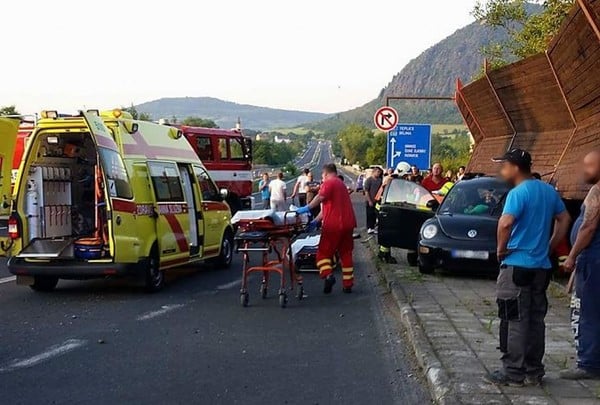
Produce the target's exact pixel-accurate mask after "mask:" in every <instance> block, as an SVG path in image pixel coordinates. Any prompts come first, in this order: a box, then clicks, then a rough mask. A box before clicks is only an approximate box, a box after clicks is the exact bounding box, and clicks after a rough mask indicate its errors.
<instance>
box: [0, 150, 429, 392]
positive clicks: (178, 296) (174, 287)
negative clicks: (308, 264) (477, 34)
mask: <svg viewBox="0 0 600 405" xmlns="http://www.w3.org/2000/svg"><path fill="white" fill-rule="evenodd" d="M325 152H327V150H326V151H325ZM327 153H330V152H327ZM327 157H328V155H327V154H326V153H324V154H323V157H322V158H321V159H320V160H324V159H326V158H327ZM355 209H356V211H357V214H358V217H359V223H361V224H362V223H364V213H363V211H364V210H363V204H362V201H361V198H360V197H359V196H355ZM355 259H356V266H355V267H356V273H357V286H356V288H355V291H354V293H353V294H351V295H346V294H342V293H341V291H340V290H341V287H340V285H339V284H338V285H336V287H338V288H336V289H335V291H334V294H332V295H331V296H324V295H323V294H322V292H321V290H322V283H321V281H320V280H319V279H318V278H317V275H316V274H312V273H309V274H306V276H305V280H306V281H305V285H306V292H307V294H308V298H307V299H306V300H304V301H302V302H298V301H296V300H295V299H291V300H290V304H289V306H288V308H286V309H281V308H279V306H278V304H277V298H276V297H273V298H269V299H267V300H264V301H263V300H261V299H260V298H259V296H258V284H257V281H258V280H257V279H254V284H253V286H252V288H251V290H250V291H251V301H250V307H248V308H242V307H241V306H240V305H239V279H240V260H239V257H236V260H235V261H234V264H233V266H232V268H231V269H229V270H214V269H209V268H202V267H200V268H192V269H184V270H180V271H177V272H176V273H174V274H172V275H171V276H170V277H169V283H168V286H167V288H166V289H165V290H163V291H162V292H160V293H158V294H153V295H149V294H145V293H143V292H142V289H141V288H140V287H139V286H138V285H136V284H135V283H134V282H131V281H127V280H96V281H85V282H83V281H61V282H60V283H59V285H58V288H57V290H56V291H55V292H53V293H49V294H40V293H34V292H33V291H31V290H30V289H29V288H27V287H21V286H16V285H15V284H14V282H8V283H6V282H4V283H1V284H0V308H1V310H0V403H10V404H47V403H48V404H50V403H51V404H62V403H69V404H73V403H86V404H105V403H130V404H137V403H140V404H141V403H143V404H165V403H173V404H180V403H186V404H189V403H194V404H238V403H241V404H338V403H339V404H342V403H344V404H364V403H370V402H376V403H379V404H423V403H427V402H429V397H428V395H427V394H426V390H425V389H424V388H423V385H422V383H421V381H420V379H419V378H417V377H415V376H416V375H418V371H415V369H414V368H413V365H412V364H413V360H412V357H411V355H410V354H407V352H408V350H407V349H406V347H407V345H406V344H405V343H404V341H403V338H402V331H401V330H400V329H399V326H398V324H397V321H396V320H395V318H394V317H392V316H391V311H393V309H392V307H391V306H389V304H388V298H389V297H388V296H387V295H386V294H385V292H384V291H383V290H382V289H381V287H380V285H379V284H378V282H377V280H378V279H377V277H376V276H375V274H374V273H373V264H372V263H371V261H370V258H369V257H368V255H367V254H366V251H365V247H364V246H363V245H362V244H360V243H359V242H357V243H356V251H355ZM0 268H1V272H2V273H1V274H2V275H1V276H0V280H2V277H5V276H6V269H5V266H4V262H2V265H1V266H0Z"/></svg>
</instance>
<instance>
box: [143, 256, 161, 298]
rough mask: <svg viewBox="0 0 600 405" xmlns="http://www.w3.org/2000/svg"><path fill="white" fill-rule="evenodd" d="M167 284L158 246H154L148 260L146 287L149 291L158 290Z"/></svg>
mask: <svg viewBox="0 0 600 405" xmlns="http://www.w3.org/2000/svg"><path fill="white" fill-rule="evenodd" d="M164 286H165V273H164V272H163V271H162V270H161V269H160V260H159V258H158V253H157V251H156V248H152V252H151V253H150V257H149V258H148V261H147V262H146V280H145V287H146V291H148V292H156V291H159V290H161V289H162V288H163V287H164Z"/></svg>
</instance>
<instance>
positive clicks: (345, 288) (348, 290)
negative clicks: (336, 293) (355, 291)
mask: <svg viewBox="0 0 600 405" xmlns="http://www.w3.org/2000/svg"><path fill="white" fill-rule="evenodd" d="M342 291H343V292H344V294H352V287H344V288H343V289H342Z"/></svg>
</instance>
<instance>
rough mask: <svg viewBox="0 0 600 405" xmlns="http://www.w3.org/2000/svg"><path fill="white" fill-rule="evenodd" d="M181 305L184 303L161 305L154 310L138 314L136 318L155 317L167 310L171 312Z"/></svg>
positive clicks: (143, 319) (140, 319) (147, 318)
mask: <svg viewBox="0 0 600 405" xmlns="http://www.w3.org/2000/svg"><path fill="white" fill-rule="evenodd" d="M183 306H184V304H173V305H163V306H162V307H160V309H157V310H156V311H150V312H146V313H145V314H142V315H140V316H138V317H137V318H136V320H138V321H147V320H149V319H152V318H156V317H157V316H161V315H164V314H166V313H167V312H171V311H174V310H176V309H179V308H182V307H183Z"/></svg>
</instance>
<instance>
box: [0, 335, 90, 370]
mask: <svg viewBox="0 0 600 405" xmlns="http://www.w3.org/2000/svg"><path fill="white" fill-rule="evenodd" d="M86 343H87V341H86V340H82V339H69V340H66V341H65V342H64V343H61V344H59V345H55V346H51V347H49V348H48V349H47V350H46V351H44V352H42V353H40V354H38V355H35V356H32V357H29V358H27V359H22V360H14V361H13V362H11V363H9V364H8V365H7V366H6V367H2V368H0V372H7V371H13V370H17V369H20V368H28V367H33V366H36V365H38V364H40V363H42V362H44V361H46V360H50V359H51V358H53V357H58V356H62V355H63V354H67V353H68V352H70V351H73V350H75V349H77V348H78V347H81V346H83V345H85V344H86Z"/></svg>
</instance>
